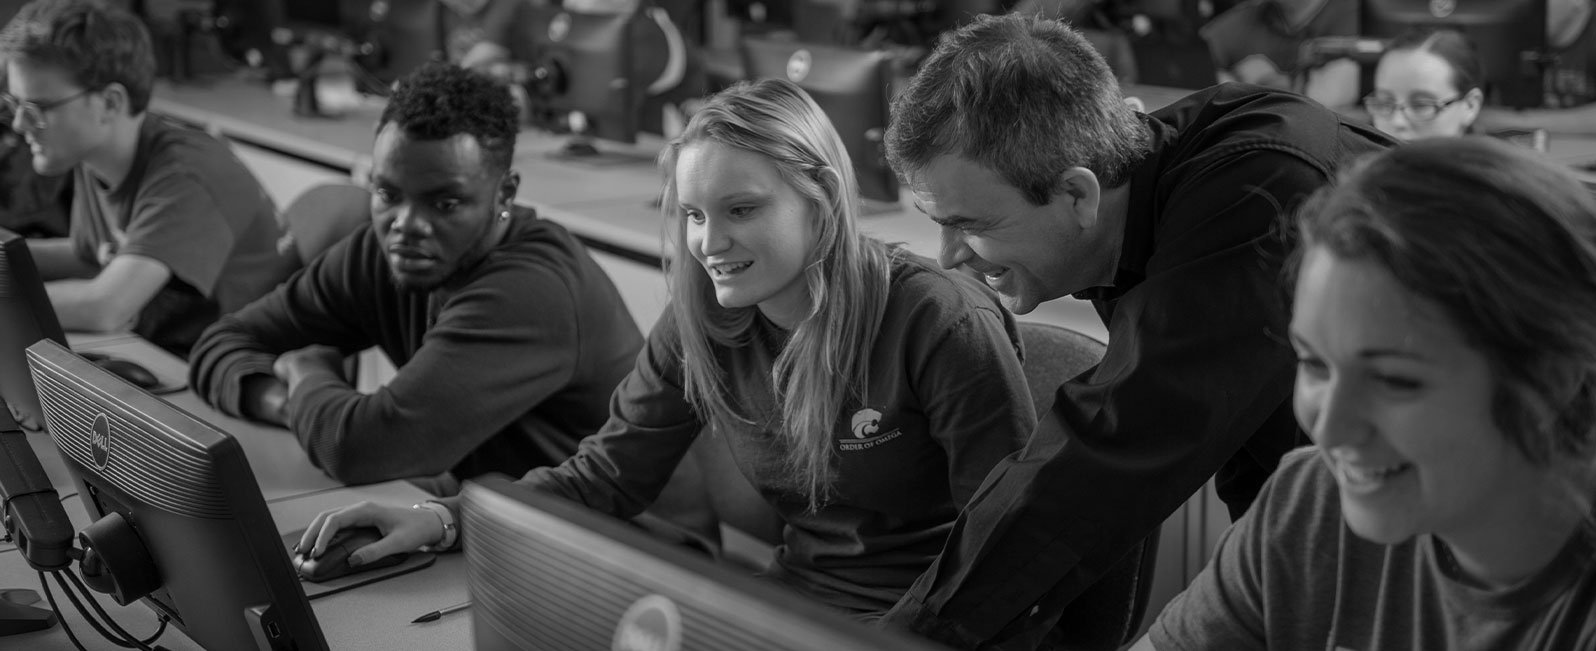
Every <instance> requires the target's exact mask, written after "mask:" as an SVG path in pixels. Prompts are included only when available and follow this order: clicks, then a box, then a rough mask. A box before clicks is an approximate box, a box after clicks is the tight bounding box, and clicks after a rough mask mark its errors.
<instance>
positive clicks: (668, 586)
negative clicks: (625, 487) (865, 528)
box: [462, 477, 940, 651]
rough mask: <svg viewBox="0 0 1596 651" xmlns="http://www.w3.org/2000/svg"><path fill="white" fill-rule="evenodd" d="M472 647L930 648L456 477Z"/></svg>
mask: <svg viewBox="0 0 1596 651" xmlns="http://www.w3.org/2000/svg"><path fill="white" fill-rule="evenodd" d="M462 520H463V523H462V527H463V529H462V530H463V531H465V532H467V534H466V535H468V536H469V538H468V539H467V542H466V545H465V557H466V582H467V585H469V586H470V589H471V603H472V626H473V630H474V633H475V638H476V648H477V650H478V651H511V650H519V651H533V650H547V651H565V650H567V649H617V650H621V651H643V650H653V649H660V650H665V649H670V650H680V651H742V650H744V649H769V650H771V651H865V650H867V649H868V650H875V651H886V650H888V649H892V650H895V651H930V650H931V649H935V648H940V647H936V646H935V645H932V644H931V643H929V642H926V641H923V640H919V639H916V638H910V637H906V636H903V635H901V634H897V633H893V632H891V631H887V630H885V629H879V628H875V627H871V626H867V625H865V624H862V623H860V622H856V621H853V620H851V619H849V618H848V617H846V616H844V615H842V614H840V613H838V612H836V611H833V610H831V609H829V608H826V607H825V606H822V605H820V604H819V603H817V602H814V601H810V600H808V599H807V598H805V597H803V596H801V595H798V594H797V593H795V592H793V591H792V590H791V589H789V588H785V587H782V586H779V585H776V584H774V583H770V582H768V581H767V580H764V579H758V578H755V577H753V576H749V575H746V574H744V573H741V572H738V571H736V570H733V569H731V568H727V567H723V566H720V565H717V564H715V563H714V562H713V561H711V560H709V559H708V558H706V557H705V556H703V555H701V554H695V553H692V552H690V551H688V550H687V549H684V548H681V547H677V546H673V545H670V544H667V543H665V542H662V541H660V540H657V539H655V538H653V537H650V536H649V535H648V534H646V533H644V532H643V531H641V530H639V529H637V528H635V527H632V526H631V525H628V524H626V523H624V522H622V521H620V520H616V519H614V518H610V517H608V516H605V515H601V514H599V513H598V512H596V511H593V510H590V509H588V508H586V507H583V506H581V505H579V504H576V503H574V502H570V501H567V500H565V499H563V498H560V497H556V496H553V495H550V494H547V493H541V492H537V491H534V490H532V489H530V488H527V487H524V486H520V485H517V484H515V483H514V482H511V481H510V480H508V479H506V478H503V477H495V478H485V479H482V480H479V481H474V482H469V483H467V484H466V488H465V491H464V499H463V515H462Z"/></svg>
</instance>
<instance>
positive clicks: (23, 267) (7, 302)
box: [0, 228, 66, 429]
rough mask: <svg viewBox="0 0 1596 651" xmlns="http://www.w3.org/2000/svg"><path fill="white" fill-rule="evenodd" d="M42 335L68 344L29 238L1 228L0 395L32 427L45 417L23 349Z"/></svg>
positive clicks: (41, 421)
mask: <svg viewBox="0 0 1596 651" xmlns="http://www.w3.org/2000/svg"><path fill="white" fill-rule="evenodd" d="M40 339H49V340H51V341H54V342H56V343H58V344H63V345H65V344H66V335H65V333H63V332H62V331H61V322H60V321H58V320H57V319H56V316H55V308H54V307H52V306H51V305H50V297H49V295H47V294H46V293H45V291H44V282H43V281H42V280H41V279H40V277H39V270H38V268H37V267H35V266H34V264H33V254H32V253H30V252H29V251H28V240H27V239H26V238H23V237H22V236H21V235H18V234H16V233H14V232H11V231H9V230H6V229H4V228H0V399H3V400H4V401H5V403H6V405H7V406H8V407H9V408H10V409H11V412H12V413H13V414H15V415H16V416H17V420H18V421H20V422H21V423H22V424H23V425H24V426H27V427H29V428H32V429H37V428H39V427H41V426H43V424H44V415H43V412H41V411H40V409H39V397H38V394H36V393H35V392H34V390H33V377H32V376H30V375H28V360H27V357H26V355H25V353H24V352H23V351H25V350H26V349H27V348H28V346H32V345H33V344H34V343H35V342H37V341H39V340H40Z"/></svg>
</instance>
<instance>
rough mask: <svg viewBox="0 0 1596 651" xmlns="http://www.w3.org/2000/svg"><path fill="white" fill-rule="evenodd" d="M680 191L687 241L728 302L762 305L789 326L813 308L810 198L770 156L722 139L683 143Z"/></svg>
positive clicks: (678, 168) (718, 295)
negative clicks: (808, 275)
mask: <svg viewBox="0 0 1596 651" xmlns="http://www.w3.org/2000/svg"><path fill="white" fill-rule="evenodd" d="M676 193H677V201H678V202H679V203H680V209H681V211H682V212H681V214H682V215H683V216H684V219H683V222H684V224H683V227H684V228H686V229H687V232H686V241H687V249H688V250H689V251H690V252H691V253H692V255H693V259H695V260H697V261H698V264H699V265H701V266H702V267H703V268H704V272H705V273H707V274H708V275H709V279H710V281H711V282H712V283H714V286H715V300H716V301H717V302H719V303H720V304H721V305H722V306H723V307H749V306H753V305H757V306H759V310H760V312H762V313H763V314H764V315H765V316H766V317H767V318H769V319H770V320H771V321H773V322H775V323H776V324H777V325H780V326H782V327H783V328H788V329H791V328H792V327H793V326H794V325H795V324H797V322H798V321H799V320H800V319H802V318H803V316H804V315H806V314H808V312H809V292H808V288H807V287H806V286H805V284H804V274H803V272H804V269H805V267H807V266H808V264H809V258H810V255H811V252H812V251H813V249H814V247H815V240H816V228H815V215H814V209H813V206H812V205H811V204H810V202H809V201H808V200H807V199H805V198H804V197H803V195H801V194H799V193H798V192H797V191H796V190H794V189H793V188H792V186H791V185H789V184H788V183H787V182H786V181H785V180H783V179H782V177H781V172H780V171H779V170H778V169H777V168H776V165H775V163H774V162H772V161H771V160H770V159H769V158H767V157H765V156H763V155H760V154H756V153H754V152H750V151H747V150H743V149H738V148H736V147H731V146H728V145H724V144H721V143H718V142H713V141H705V142H696V143H692V144H688V145H685V146H683V147H682V149H681V152H680V153H679V154H678V156H677V162H676Z"/></svg>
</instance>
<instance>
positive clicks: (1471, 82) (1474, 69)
mask: <svg viewBox="0 0 1596 651" xmlns="http://www.w3.org/2000/svg"><path fill="white" fill-rule="evenodd" d="M1385 51H1386V52H1407V51H1413V52H1429V53H1430V54H1434V55H1435V56H1437V57H1439V58H1440V59H1441V60H1442V61H1445V62H1446V65H1447V67H1449V68H1451V69H1452V79H1450V80H1449V81H1450V82H1451V83H1452V87H1453V88H1456V89H1457V92H1458V93H1459V94H1466V93H1468V92H1469V91H1471V90H1474V89H1476V88H1479V89H1481V90H1483V89H1484V87H1485V64H1484V63H1483V62H1482V61H1481V60H1480V51H1479V48H1477V47H1475V46H1474V41H1471V40H1469V37H1467V36H1465V35H1463V33H1462V32H1459V31H1457V30H1455V29H1436V28H1433V27H1432V28H1420V29H1414V30H1410V31H1408V32H1406V33H1403V34H1402V35H1401V36H1398V37H1396V38H1394V39H1391V42H1390V43H1387V44H1386V46H1385ZM1381 56H1384V55H1383V54H1382V55H1381Z"/></svg>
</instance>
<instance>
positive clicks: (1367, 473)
mask: <svg viewBox="0 0 1596 651" xmlns="http://www.w3.org/2000/svg"><path fill="white" fill-rule="evenodd" d="M1411 467H1413V466H1412V465H1411V464H1406V463H1399V464H1396V465H1392V466H1383V467H1377V468H1370V467H1367V466H1354V465H1351V464H1346V463H1343V464H1341V476H1342V477H1343V478H1344V479H1346V480H1347V481H1349V482H1352V483H1355V484H1367V483H1371V482H1377V481H1381V480H1384V479H1386V478H1389V477H1391V476H1392V475H1396V474H1398V473H1401V472H1403V471H1405V470H1407V469H1408V468H1411Z"/></svg>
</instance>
